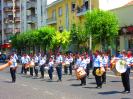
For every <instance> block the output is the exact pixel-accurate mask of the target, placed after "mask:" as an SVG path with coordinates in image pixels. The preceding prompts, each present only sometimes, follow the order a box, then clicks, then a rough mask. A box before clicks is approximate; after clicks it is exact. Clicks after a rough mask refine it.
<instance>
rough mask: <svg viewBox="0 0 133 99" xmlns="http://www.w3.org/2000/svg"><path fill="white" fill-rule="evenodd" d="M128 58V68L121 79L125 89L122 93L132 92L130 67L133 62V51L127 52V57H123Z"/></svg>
mask: <svg viewBox="0 0 133 99" xmlns="http://www.w3.org/2000/svg"><path fill="white" fill-rule="evenodd" d="M123 58H124V59H125V60H126V65H127V70H126V72H124V73H122V74H121V79H122V84H123V87H124V91H123V92H122V93H124V94H125V93H130V78H129V75H130V68H131V65H132V63H133V57H132V52H131V51H128V52H127V57H123Z"/></svg>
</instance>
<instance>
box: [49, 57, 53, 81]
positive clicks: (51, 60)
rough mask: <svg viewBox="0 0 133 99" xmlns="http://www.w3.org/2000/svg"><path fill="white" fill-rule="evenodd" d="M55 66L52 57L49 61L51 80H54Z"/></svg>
mask: <svg viewBox="0 0 133 99" xmlns="http://www.w3.org/2000/svg"><path fill="white" fill-rule="evenodd" d="M53 64H54V61H53V58H52V57H51V58H50V59H49V63H48V66H49V70H48V74H49V78H50V80H52V79H53V71H54V69H53Z"/></svg>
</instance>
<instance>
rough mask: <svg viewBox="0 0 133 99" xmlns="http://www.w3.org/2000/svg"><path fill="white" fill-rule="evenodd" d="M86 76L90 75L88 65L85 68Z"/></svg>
mask: <svg viewBox="0 0 133 99" xmlns="http://www.w3.org/2000/svg"><path fill="white" fill-rule="evenodd" d="M86 74H87V76H88V77H89V74H90V64H87V67H86Z"/></svg>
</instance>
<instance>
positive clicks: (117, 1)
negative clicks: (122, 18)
mask: <svg viewBox="0 0 133 99" xmlns="http://www.w3.org/2000/svg"><path fill="white" fill-rule="evenodd" d="M54 1H56V0H47V4H50V3H52V2H54ZM112 1H114V2H112ZM129 1H131V0H100V8H101V9H103V10H109V9H114V8H117V7H120V6H123V5H124V4H126V3H127V2H129Z"/></svg>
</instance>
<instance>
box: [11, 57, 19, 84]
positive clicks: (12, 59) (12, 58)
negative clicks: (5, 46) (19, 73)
mask: <svg viewBox="0 0 133 99" xmlns="http://www.w3.org/2000/svg"><path fill="white" fill-rule="evenodd" d="M10 61H11V62H12V64H11V65H10V73H11V77H12V82H13V83H15V82H16V69H17V61H16V59H15V58H14V57H13V56H10Z"/></svg>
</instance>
